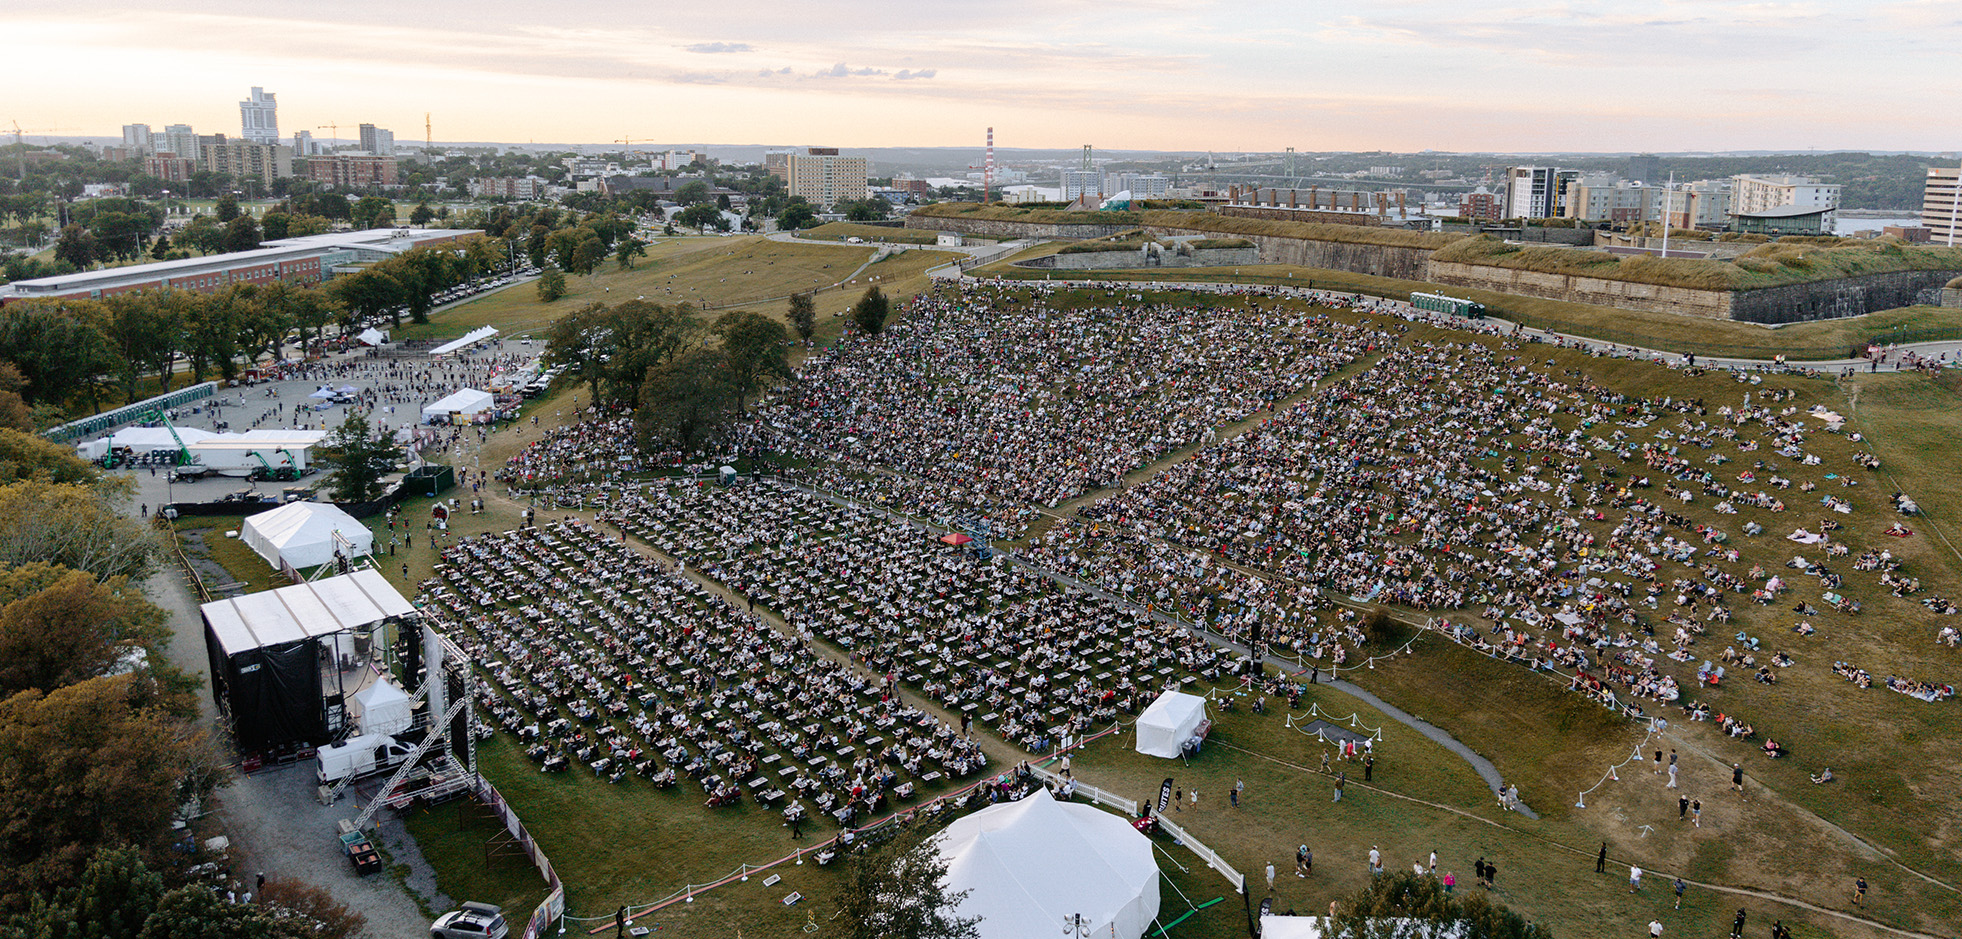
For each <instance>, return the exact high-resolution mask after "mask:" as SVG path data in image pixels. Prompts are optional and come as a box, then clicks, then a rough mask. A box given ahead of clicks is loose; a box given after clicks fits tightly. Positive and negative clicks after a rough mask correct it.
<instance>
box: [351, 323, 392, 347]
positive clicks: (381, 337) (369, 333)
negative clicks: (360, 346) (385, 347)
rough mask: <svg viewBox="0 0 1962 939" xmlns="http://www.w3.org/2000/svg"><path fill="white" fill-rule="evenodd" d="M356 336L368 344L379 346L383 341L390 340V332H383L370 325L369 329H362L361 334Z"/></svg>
mask: <svg viewBox="0 0 1962 939" xmlns="http://www.w3.org/2000/svg"><path fill="white" fill-rule="evenodd" d="M354 338H356V339H359V340H361V341H362V342H363V343H366V344H367V345H371V346H379V345H381V344H382V343H384V342H387V341H388V334H387V333H385V332H382V331H381V330H379V329H376V328H374V327H373V326H370V327H368V328H367V329H364V330H362V331H361V335H359V336H356V337H354Z"/></svg>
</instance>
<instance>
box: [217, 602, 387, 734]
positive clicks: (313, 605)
mask: <svg viewBox="0 0 1962 939" xmlns="http://www.w3.org/2000/svg"><path fill="white" fill-rule="evenodd" d="M415 609H416V608H415V606H414V605H413V604H411V603H409V601H407V600H405V599H403V598H402V595H401V594H399V593H397V592H396V591H395V588H393V587H390V586H389V585H388V581H387V580H385V579H383V578H382V575H381V572H379V571H374V570H363V571H356V572H354V573H352V574H347V575H344V576H341V577H327V578H322V579H320V580H316V581H313V582H312V583H305V584H295V585H293V586H291V587H281V588H279V589H278V590H266V591H261V592H259V593H252V594H246V595H245V596H242V597H233V598H232V599H229V600H218V601H215V602H212V603H207V604H204V605H203V606H202V607H201V608H200V612H201V613H202V614H203V618H204V643H205V653H206V655H207V656H208V658H209V660H210V665H211V695H212V697H213V698H214V699H215V700H217V702H218V706H219V707H220V708H221V709H223V710H224V712H225V714H226V716H227V717H229V718H230V719H231V724H232V736H233V738H234V739H235V740H236V741H237V743H238V747H239V749H240V750H241V751H243V752H247V753H251V752H257V751H260V750H264V749H266V748H269V747H275V746H280V745H282V744H289V743H309V744H318V743H324V742H326V741H327V740H328V739H329V730H328V727H329V721H328V710H329V703H330V702H329V699H328V697H327V694H326V693H325V692H326V691H331V693H332V694H333V695H334V696H335V700H338V696H339V693H340V692H339V688H338V686H337V684H330V682H329V679H328V676H327V674H325V673H326V672H327V671H332V679H333V681H334V682H335V683H337V682H338V681H339V680H340V679H341V678H342V673H341V672H340V671H339V670H338V668H337V666H338V664H339V658H340V656H339V655H338V654H337V652H338V650H339V649H340V648H341V643H340V640H341V639H344V638H347V637H346V636H343V635H342V634H344V633H352V632H354V631H355V630H362V629H368V628H371V627H373V626H374V625H375V624H376V623H380V622H382V621H383V620H386V619H389V618H390V617H396V616H407V615H409V614H411V613H414V612H415ZM355 638H356V639H357V640H358V638H359V637H358V636H357V637H355ZM323 645H325V646H326V647H323ZM351 645H352V646H356V647H358V642H357V643H352V644H351Z"/></svg>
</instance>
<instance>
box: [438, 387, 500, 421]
mask: <svg viewBox="0 0 1962 939" xmlns="http://www.w3.org/2000/svg"><path fill="white" fill-rule="evenodd" d="M496 403H497V398H496V397H495V396H493V395H492V394H491V393H490V392H488V391H478V390H477V389H475V388H465V389H463V390H462V391H459V392H457V393H455V394H453V395H450V396H449V397H447V398H444V399H443V400H441V401H437V402H435V403H434V404H430V405H426V406H424V407H423V409H422V419H423V420H424V421H447V420H449V419H450V415H452V414H461V415H463V416H465V417H471V416H474V415H476V414H479V413H481V412H483V411H486V410H489V409H490V407H491V406H492V405H494V404H496Z"/></svg>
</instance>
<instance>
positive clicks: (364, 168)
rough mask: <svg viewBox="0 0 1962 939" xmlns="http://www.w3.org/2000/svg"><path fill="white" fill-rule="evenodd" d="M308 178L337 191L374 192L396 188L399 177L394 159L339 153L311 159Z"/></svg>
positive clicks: (373, 155)
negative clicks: (386, 188) (387, 187)
mask: <svg viewBox="0 0 1962 939" xmlns="http://www.w3.org/2000/svg"><path fill="white" fill-rule="evenodd" d="M307 178H308V179H311V180H313V181H314V182H316V183H320V184H322V185H327V186H332V187H334V188H335V189H371V188H373V187H376V186H393V185H396V181H397V179H398V178H399V177H398V176H397V173H396V164H395V158H394V157H392V156H377V155H375V154H372V153H335V154H330V155H327V156H318V157H314V158H313V159H311V160H308V161H307Z"/></svg>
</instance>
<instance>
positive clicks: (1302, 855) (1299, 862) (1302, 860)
mask: <svg viewBox="0 0 1962 939" xmlns="http://www.w3.org/2000/svg"><path fill="white" fill-rule="evenodd" d="M1314 869H1315V855H1314V854H1313V853H1312V852H1310V851H1309V850H1308V846H1307V845H1305V844H1304V845H1302V846H1301V847H1299V848H1296V849H1294V876H1296V877H1306V876H1308V872H1309V871H1312V870H1314Z"/></svg>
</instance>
